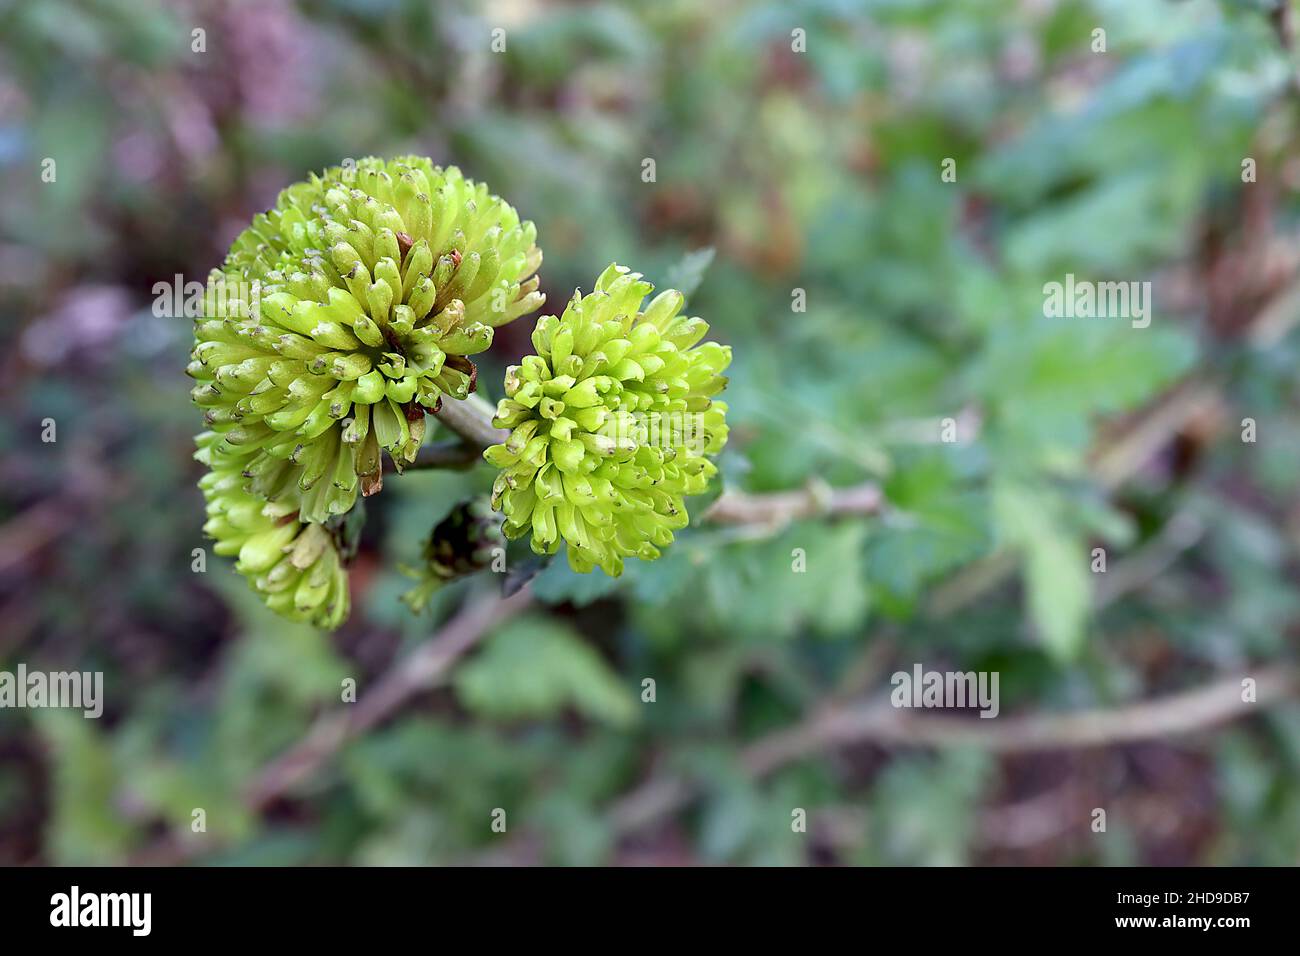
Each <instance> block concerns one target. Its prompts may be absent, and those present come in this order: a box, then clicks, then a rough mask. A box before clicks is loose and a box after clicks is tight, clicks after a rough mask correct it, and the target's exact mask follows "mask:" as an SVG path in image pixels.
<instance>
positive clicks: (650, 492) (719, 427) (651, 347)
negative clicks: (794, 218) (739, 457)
mask: <svg viewBox="0 0 1300 956" xmlns="http://www.w3.org/2000/svg"><path fill="white" fill-rule="evenodd" d="M653 290H654V287H653V286H652V285H651V284H650V283H648V282H644V281H642V280H641V275H640V274H639V273H635V272H629V271H628V270H627V269H626V268H624V267H622V266H619V265H617V264H615V265H611V266H610V267H609V268H608V269H606V270H605V271H604V272H603V273H602V274H601V276H600V278H599V279H597V280H596V289H595V291H594V292H592V293H591V294H590V295H587V296H582V295H581V294H578V293H575V294H574V296H573V299H572V300H571V301H570V302H569V304H568V306H567V307H566V308H565V310H564V314H563V315H562V316H560V317H559V318H556V317H555V316H544V317H543V318H542V319H540V320H539V321H538V323H537V327H536V329H535V330H534V331H533V346H534V348H535V349H536V350H537V354H536V355H530V356H528V357H527V358H525V359H524V360H523V363H522V364H521V365H517V366H512V367H511V368H510V369H509V370H508V371H507V373H506V397H505V398H504V399H502V400H501V403H500V404H499V406H498V407H497V416H496V418H495V419H494V424H496V425H497V426H498V427H501V428H509V429H510V430H511V431H510V437H509V438H508V439H507V440H506V441H505V442H504V443H502V444H500V445H494V446H492V447H491V448H489V449H487V451H486V452H484V456H483V457H484V458H486V459H487V460H488V461H489V462H490V463H491V464H492V465H494V466H495V467H497V468H499V469H501V473H500V474H499V475H498V476H497V479H496V482H495V484H494V485H493V489H492V504H493V507H495V508H497V509H498V510H500V511H502V512H503V513H504V515H505V524H504V531H505V533H506V535H507V536H508V537H511V538H520V537H523V536H524V535H526V534H527V535H531V545H532V548H533V550H534V551H535V552H537V553H539V554H542V553H547V554H553V553H555V552H556V551H557V550H558V549H559V545H560V541H561V540H563V541H565V542H567V543H568V557H569V564H570V566H572V567H573V569H574V570H575V571H579V572H588V571H591V570H592V569H593V568H594V567H596V566H599V567H600V568H601V569H602V570H604V571H605V573H606V574H609V575H611V576H617V575H619V574H621V573H622V571H623V559H624V558H625V557H638V558H644V559H647V560H652V559H654V558H657V557H658V556H659V553H660V552H659V549H660V548H662V547H664V546H666V545H668V544H670V543H671V542H672V540H673V532H674V531H676V530H678V529H680V528H682V527H684V526H685V525H686V524H687V523H688V521H689V516H688V515H687V512H686V506H685V504H684V503H683V498H684V497H685V496H687V495H694V494H699V493H700V492H702V491H704V490H705V489H706V487H707V486H708V483H709V480H710V479H711V478H712V477H713V476H714V475H715V474H717V467H716V466H715V465H714V464H713V462H712V461H710V460H709V459H710V456H713V455H716V454H717V453H718V452H719V451H720V450H721V449H722V446H723V445H724V444H725V443H726V440H727V426H726V411H727V406H726V404H725V403H723V402H720V401H715V400H714V398H713V396H715V395H717V394H718V393H719V392H720V391H722V389H723V388H724V387H725V386H726V384H727V380H726V378H725V377H723V375H722V372H723V370H724V369H725V368H726V367H727V365H728V364H729V363H730V362H731V349H730V347H728V346H723V345H718V344H717V343H715V342H705V343H703V344H697V343H699V342H700V339H702V338H703V337H704V334H705V333H706V332H707V331H708V328H709V327H708V325H706V324H705V323H704V322H703V321H702V320H700V319H698V318H688V317H687V316H684V315H680V314H679V313H680V311H681V308H682V303H683V296H682V294H681V293H680V292H677V291H675V290H671V289H670V290H668V291H666V292H663V293H661V294H660V295H658V296H656V297H655V298H654V299H653V300H651V301H650V302H649V303H648V304H647V305H646V307H645V309H644V310H641V308H640V307H641V302H642V300H643V299H644V298H645V297H646V295H647V294H649V293H650V292H652V291H653Z"/></svg>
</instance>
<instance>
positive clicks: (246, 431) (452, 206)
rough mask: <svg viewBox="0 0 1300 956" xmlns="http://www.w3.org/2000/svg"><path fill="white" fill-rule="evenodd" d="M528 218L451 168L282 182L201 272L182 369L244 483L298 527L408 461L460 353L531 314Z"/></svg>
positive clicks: (456, 393) (382, 167)
mask: <svg viewBox="0 0 1300 956" xmlns="http://www.w3.org/2000/svg"><path fill="white" fill-rule="evenodd" d="M535 237H536V230H535V229H534V227H533V224H532V223H531V222H520V220H519V215H518V213H516V211H515V210H514V209H513V208H512V207H511V206H510V205H509V204H507V203H506V202H504V201H503V200H501V199H500V198H499V197H496V196H493V195H491V194H490V193H489V192H488V189H487V187H486V186H484V185H482V184H476V183H474V182H471V181H470V180H467V179H464V178H463V177H462V176H461V174H460V171H459V170H457V169H455V168H454V167H453V168H447V169H443V168H440V167H437V166H434V165H433V164H432V163H431V162H430V161H429V160H427V159H421V158H418V157H405V158H402V159H397V160H393V161H388V162H385V161H383V160H378V159H364V160H361V161H360V162H359V163H357V164H356V165H355V166H354V167H352V166H347V167H334V168H332V169H329V170H327V171H326V172H325V173H324V174H323V175H322V176H312V178H311V179H310V180H308V181H307V182H303V183H298V184H296V185H294V186H290V187H289V188H288V189H286V190H284V191H283V192H282V193H281V194H280V197H279V199H278V200H277V202H276V205H275V208H274V209H272V210H270V211H269V212H266V213H263V214H261V215H259V216H257V217H256V218H255V219H254V220H253V224H252V225H251V226H250V227H249V228H248V229H246V230H245V231H244V232H243V234H241V235H240V236H239V238H238V239H236V240H235V243H234V245H233V247H232V248H231V251H230V254H229V256H228V257H227V259H226V262H225V265H224V266H223V268H222V269H220V270H216V271H214V272H213V274H212V276H211V277H210V278H209V283H208V295H207V299H206V302H205V306H206V307H205V310H204V311H205V313H206V314H205V316H204V318H202V319H201V320H200V321H199V322H198V323H197V325H196V327H195V339H196V344H195V347H194V352H193V355H192V359H193V361H192V362H191V363H190V366H189V373H190V375H192V376H193V377H194V378H195V379H197V380H198V385H197V386H196V387H195V388H194V390H193V392H192V394H193V397H194V400H195V402H196V403H197V404H199V405H200V406H201V407H203V408H204V410H205V422H206V424H207V426H208V428H210V429H211V430H212V431H213V432H216V433H217V434H219V435H220V436H221V438H220V441H219V443H218V445H217V446H216V447H217V448H218V449H219V451H220V454H221V455H222V456H223V457H229V458H237V459H239V460H240V461H241V462H242V466H241V471H242V473H243V475H244V477H245V480H246V484H245V486H244V487H245V489H246V490H247V491H248V492H250V493H251V494H253V495H255V496H257V497H259V498H262V499H265V500H267V501H271V502H281V501H285V500H288V499H290V498H293V499H297V500H298V501H299V503H300V504H299V508H298V510H299V514H300V517H301V519H302V520H303V521H307V522H323V521H325V520H327V519H329V518H330V517H331V516H333V515H339V514H343V513H345V512H347V511H348V510H350V509H351V507H352V506H353V504H354V503H355V501H356V497H357V494H358V492H360V493H361V494H371V493H373V492H374V491H377V490H378V489H379V487H380V485H381V480H382V479H381V461H380V453H381V450H387V451H388V453H389V454H390V455H391V457H392V459H393V461H394V462H395V463H396V465H397V466H398V468H399V469H400V468H401V467H402V465H403V464H405V463H408V462H410V461H411V460H413V459H414V457H415V453H416V450H417V449H418V448H419V446H420V442H421V440H422V438H423V435H424V414H425V411H426V410H433V409H435V408H436V407H437V406H438V403H439V401H440V399H441V396H442V395H443V394H444V393H446V394H448V395H451V396H452V397H454V398H464V397H465V396H466V395H468V394H469V392H471V391H472V390H473V389H474V386H475V375H476V370H475V367H474V364H473V363H472V362H471V361H470V360H469V359H468V358H467V356H470V355H474V354H476V353H479V352H482V351H483V350H484V349H486V348H487V347H488V346H489V345H490V344H491V343H492V331H493V328H494V327H495V326H499V325H501V324H503V323H505V322H509V321H511V320H512V319H515V318H518V317H519V316H521V315H524V314H526V313H528V312H531V311H533V310H535V309H537V308H538V307H539V306H540V305H541V303H542V301H543V296H542V294H541V293H540V292H538V291H537V285H538V279H537V277H536V276H535V275H534V273H535V272H536V271H537V267H538V265H539V264H540V262H541V251H540V250H539V249H538V248H537V246H536V245H535V244H534V239H535Z"/></svg>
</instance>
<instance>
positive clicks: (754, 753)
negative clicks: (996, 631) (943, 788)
mask: <svg viewBox="0 0 1300 956" xmlns="http://www.w3.org/2000/svg"><path fill="white" fill-rule="evenodd" d="M1247 676H1253V677H1254V678H1255V681H1256V688H1255V689H1256V701H1255V702H1254V703H1245V702H1243V701H1242V699H1241V695H1242V686H1241V681H1242V678H1243V677H1247ZM1298 688H1300V672H1297V669H1296V668H1295V667H1293V666H1290V665H1276V666H1273V667H1269V668H1265V669H1263V670H1260V671H1258V672H1256V673H1255V674H1253V675H1250V674H1242V675H1236V676H1232V677H1224V678H1222V679H1220V680H1218V681H1216V682H1214V683H1212V684H1208V685H1206V686H1205V687H1201V688H1197V689H1195V690H1191V691H1184V692H1182V693H1179V694H1174V695H1171V696H1169V697H1164V698H1161V699H1159V700H1153V701H1146V702H1142V703H1137V704H1129V705H1126V706H1123V707H1116V708H1112V709H1103V710H1087V711H1079V712H1076V713H1066V714H1028V715H1025V716H1023V717H1008V718H1000V719H994V720H982V719H980V718H973V719H966V718H957V717H934V716H921V715H918V714H917V713H916V712H914V711H910V710H902V709H898V708H895V707H893V706H891V705H890V703H889V701H888V699H881V700H876V701H873V702H871V703H868V704H859V705H857V706H852V707H832V708H829V709H827V710H824V711H822V712H821V713H820V714H817V715H815V716H813V717H811V718H810V719H808V720H806V721H804V722H803V723H801V724H798V725H797V726H795V727H793V728H790V729H788V730H784V731H779V732H777V733H774V734H772V735H770V736H768V737H765V738H763V739H762V740H760V741H758V742H757V743H754V744H752V745H750V746H749V747H746V748H745V750H744V751H743V753H742V755H741V765H742V766H743V767H744V769H745V771H746V773H747V774H748V775H750V776H751V777H754V778H760V777H764V776H766V775H768V774H770V773H772V772H774V771H776V770H778V769H780V768H781V767H783V766H785V765H787V764H789V763H791V762H793V761H795V760H800V759H803V758H805V757H809V756H811V755H813V754H816V753H819V752H821V751H823V750H826V749H831V748H835V747H843V746H847V745H850V744H861V743H874V744H880V745H883V746H893V747H962V746H968V747H977V748H981V749H984V750H989V751H993V752H995V753H1026V752H1030V751H1045V750H1063V749H1072V748H1083V747H1103V746H1113V745H1116V744H1126V743H1134V742H1136V741H1140V740H1151V739H1153V738H1158V737H1168V736H1175V735H1182V734H1189V733H1193V732H1195V731H1201V730H1206V729H1209V728H1211V727H1215V726H1218V725H1220V724H1224V723H1227V722H1229V721H1232V720H1237V719H1240V718H1242V717H1245V716H1247V715H1249V714H1252V713H1258V712H1259V711H1260V710H1261V709H1263V708H1265V707H1267V706H1269V705H1271V704H1276V703H1278V702H1279V701H1282V700H1285V699H1287V698H1290V697H1294V696H1295V695H1296V692H1297V689H1298ZM696 794H697V791H696V788H695V786H694V785H693V784H692V783H691V782H690V781H689V780H687V779H686V778H683V777H678V776H671V777H661V778H652V779H651V780H650V781H648V782H647V783H645V784H643V785H642V786H640V787H638V788H637V789H635V790H633V791H632V792H631V793H629V794H628V795H627V796H625V797H623V798H622V799H620V800H619V801H618V802H617V803H615V804H614V806H613V807H612V808H611V810H610V821H611V824H612V826H613V827H614V829H615V831H616V832H618V833H620V834H622V835H627V834H630V833H633V832H635V831H637V830H640V829H642V828H643V827H646V826H648V825H650V824H652V823H654V822H655V821H657V820H659V819H662V818H663V817H665V816H667V815H669V814H671V813H674V812H676V811H677V810H680V809H681V808H683V807H684V806H686V805H687V804H688V803H690V801H691V800H693V799H694V798H695V796H696Z"/></svg>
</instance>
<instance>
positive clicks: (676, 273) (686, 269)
mask: <svg viewBox="0 0 1300 956" xmlns="http://www.w3.org/2000/svg"><path fill="white" fill-rule="evenodd" d="M713 254H714V249H713V247H712V246H708V247H707V248H704V249H696V250H695V251H694V252H688V253H686V255H684V256H682V257H681V259H679V260H678V261H677V262H676V263H674V264H673V265H672V266H670V267H669V268H668V277H667V279H666V281H665V285H664V287H665V288H667V289H676V290H677V291H678V292H680V293H681V294H682V295H683V296H685V297H686V298H688V299H689V298H690V297H691V295H692V293H694V292H695V290H696V289H698V288H699V287H700V283H701V282H703V281H704V274H705V273H706V272H707V271H708V269H709V266H710V265H711V264H712V262H713Z"/></svg>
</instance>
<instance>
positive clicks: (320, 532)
mask: <svg viewBox="0 0 1300 956" xmlns="http://www.w3.org/2000/svg"><path fill="white" fill-rule="evenodd" d="M197 442H198V446H199V450H198V452H197V453H196V454H195V456H194V457H195V458H197V459H199V460H200V461H202V462H203V463H204V464H206V465H208V466H209V467H210V468H211V470H210V471H209V472H208V473H207V474H206V475H204V476H203V478H202V479H201V480H200V481H199V487H200V488H201V489H203V496H204V498H205V499H206V500H207V503H208V508H207V513H208V520H207V523H206V524H204V526H203V530H204V532H205V533H206V534H208V535H209V536H210V537H212V538H215V539H216V544H215V545H214V547H213V550H214V551H215V552H216V553H217V554H221V555H228V556H233V557H237V558H238V561H237V562H236V564H235V570H236V571H238V572H239V573H240V574H242V575H243V576H244V577H245V578H247V579H248V583H249V586H250V587H251V588H252V589H253V590H254V591H256V592H257V593H258V595H260V596H261V598H262V600H263V601H265V602H266V604H267V606H268V607H269V608H271V610H273V611H275V612H276V613H278V614H282V615H284V616H285V617H287V618H290V619H292V620H295V621H308V622H310V623H312V624H315V625H316V626H318V627H326V628H336V627H338V626H339V625H340V624H341V623H343V621H344V619H345V618H346V617H347V616H348V609H349V597H348V575H347V570H346V569H345V568H344V565H343V560H342V558H341V556H340V554H339V550H338V546H337V544H336V542H335V539H334V535H333V534H332V533H331V532H330V531H329V530H328V529H327V528H326V527H325V526H324V525H320V524H309V523H304V522H303V521H301V520H300V519H299V515H298V511H297V504H298V502H297V501H283V500H282V501H276V502H267V501H266V500H264V499H262V498H259V497H257V496H255V495H252V494H249V493H248V492H247V491H246V490H245V489H244V483H245V479H244V477H243V475H242V474H241V473H240V468H241V461H240V459H237V458H231V457H229V456H226V455H223V454H222V453H221V452H220V451H219V450H218V446H219V445H220V442H221V436H220V435H218V434H216V433H215V432H204V433H203V434H202V435H199V436H198V439H197Z"/></svg>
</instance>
